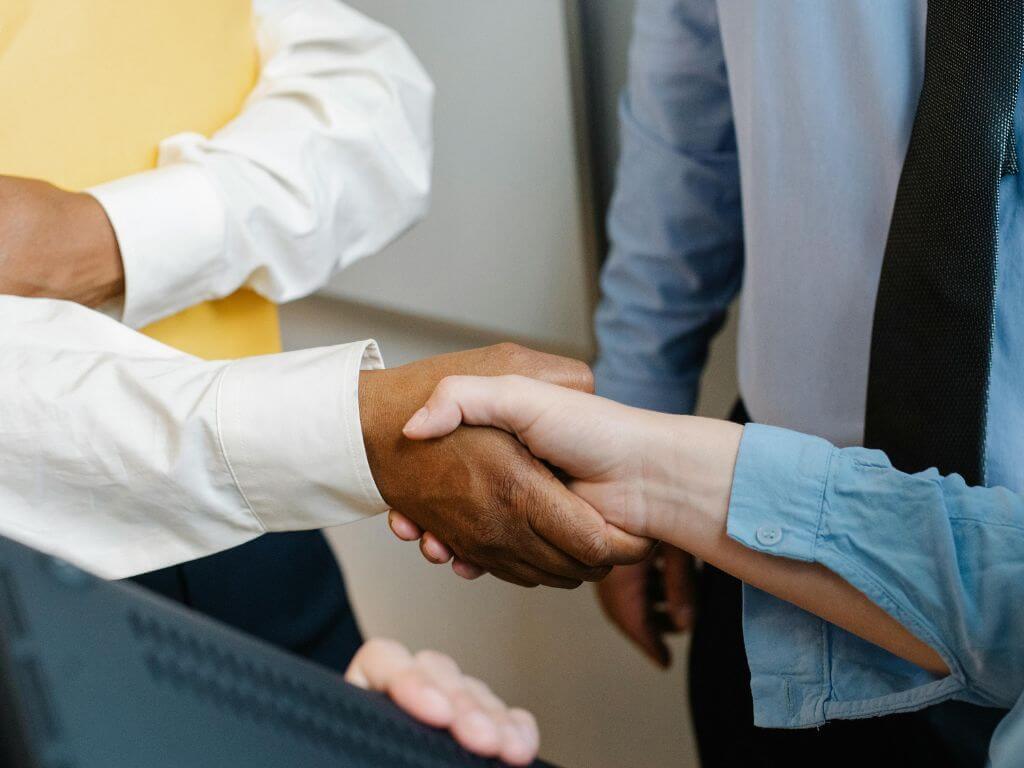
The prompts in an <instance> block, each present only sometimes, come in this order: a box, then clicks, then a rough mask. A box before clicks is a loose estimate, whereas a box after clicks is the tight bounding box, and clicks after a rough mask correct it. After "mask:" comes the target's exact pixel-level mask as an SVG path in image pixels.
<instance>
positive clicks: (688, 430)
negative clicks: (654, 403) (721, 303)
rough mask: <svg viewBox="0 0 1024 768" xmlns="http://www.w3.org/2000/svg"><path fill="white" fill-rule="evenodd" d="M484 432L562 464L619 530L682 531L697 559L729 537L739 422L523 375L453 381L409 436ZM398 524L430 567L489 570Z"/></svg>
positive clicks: (470, 572)
mask: <svg viewBox="0 0 1024 768" xmlns="http://www.w3.org/2000/svg"><path fill="white" fill-rule="evenodd" d="M460 425H466V426H465V427H464V428H463V429H461V430H460V429H459V427H460ZM480 426H487V427H496V428H498V429H501V430H504V431H506V432H508V433H509V434H510V435H513V436H514V437H515V438H516V440H517V441H518V442H519V443H520V444H521V445H522V446H523V447H524V448H525V449H527V450H529V451H530V453H531V454H532V455H533V456H534V457H536V458H537V459H539V460H540V461H542V462H544V463H545V465H547V466H552V467H556V468H557V469H558V470H559V471H560V472H561V473H562V475H563V478H564V480H565V484H566V488H567V490H569V491H571V492H572V494H574V495H575V496H576V497H577V498H578V499H579V500H580V502H581V503H582V504H583V505H585V508H586V509H588V510H594V511H596V512H597V513H598V514H600V515H601V516H602V517H603V518H604V519H605V520H606V521H607V523H608V524H610V525H611V526H614V528H616V529H618V530H622V531H625V532H627V533H629V534H633V535H634V536H637V537H642V538H644V539H664V538H675V539H676V540H678V532H679V530H680V527H681V526H683V527H685V528H686V529H687V535H686V542H687V549H688V550H689V551H691V552H693V553H694V554H697V555H698V556H700V555H701V554H702V552H704V551H710V550H711V549H712V548H713V547H715V546H716V544H717V543H718V542H717V540H718V539H719V538H720V537H721V535H722V530H721V520H722V518H723V517H724V510H725V509H726V508H727V506H728V499H729V493H730V490H731V484H732V468H733V466H734V464H735V460H736V452H737V449H738V443H739V438H740V435H741V434H742V429H741V428H740V427H738V426H736V425H733V424H727V423H725V422H720V421H715V420H710V419H698V418H694V417H685V416H668V415H665V414H658V413H653V412H650V411H644V410H640V409H637V408H630V407H628V406H624V405H621V404H618V403H614V402H612V401H610V400H606V399H604V398H600V397H596V396H594V395H591V394H588V393H586V392H580V391H574V390H572V389H569V388H566V387H562V386H557V385H556V384H553V383H550V382H543V381H537V380H534V379H532V378H528V377H524V376H498V377H480V376H454V377H449V378H446V379H445V380H444V381H442V382H440V384H439V386H438V387H437V388H436V389H435V390H434V392H433V394H432V395H431V396H430V398H429V400H428V401H427V402H426V405H425V406H424V407H423V408H421V409H420V410H418V411H417V412H416V413H415V414H414V415H413V416H412V417H411V418H410V419H409V421H408V423H407V424H406V425H405V427H404V429H403V432H404V434H405V436H406V437H407V438H409V440H410V441H413V442H418V443H429V442H431V441H436V440H438V439H445V436H449V435H452V434H453V433H454V434H458V433H459V432H471V431H472V428H476V427H480ZM681 478H685V482H681ZM566 508H567V509H568V507H566ZM540 513H541V510H538V513H537V514H540ZM683 516H685V517H683ZM391 527H392V529H393V531H394V532H395V533H396V535H398V536H399V538H403V539H406V540H414V539H421V549H423V551H424V554H425V555H426V556H427V558H428V559H429V560H431V561H433V562H447V561H448V560H449V559H452V558H453V557H454V559H455V563H454V568H455V570H456V572H457V573H459V574H460V575H462V576H464V577H466V578H474V577H476V576H479V575H480V574H481V573H483V572H484V571H485V570H488V569H487V568H486V566H484V565H482V564H480V563H478V562H473V561H471V560H467V559H466V558H464V557H462V553H461V552H460V551H459V548H458V547H452V546H451V542H450V541H448V540H446V539H445V537H444V536H443V534H441V533H440V532H438V531H436V530H433V529H431V528H430V527H429V526H426V527H424V526H422V525H420V524H418V521H412V520H410V519H407V518H406V517H404V516H403V515H401V514H398V513H395V512H393V513H392V515H391Z"/></svg>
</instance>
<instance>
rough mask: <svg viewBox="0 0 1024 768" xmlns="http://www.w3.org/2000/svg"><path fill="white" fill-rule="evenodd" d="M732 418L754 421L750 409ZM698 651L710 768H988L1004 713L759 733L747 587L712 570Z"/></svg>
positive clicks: (694, 659)
mask: <svg viewBox="0 0 1024 768" xmlns="http://www.w3.org/2000/svg"><path fill="white" fill-rule="evenodd" d="M730 418H731V419H732V420H733V421H735V422H737V423H740V424H744V423H747V422H748V421H749V420H750V419H749V418H748V417H747V414H746V411H745V409H744V408H743V405H742V403H740V404H738V405H737V407H736V409H735V410H734V411H733V414H732V415H731V416H730ZM697 601H698V602H697V623H696V626H695V628H694V632H693V642H692V645H691V648H690V667H689V673H690V705H691V709H692V716H693V724H694V730H695V732H696V736H697V747H698V751H699V752H700V760H701V765H702V766H703V767H704V768H720V767H721V768H735V767H736V766H746V767H748V768H769V767H770V766H780V768H794V767H795V766H804V765H808V766H812V765H813V766H817V765H828V764H831V763H834V762H835V761H836V760H840V761H844V760H852V761H853V762H849V763H846V764H847V765H863V766H866V768H883V767H885V768H887V767H888V766H901V768H916V766H921V767H922V768H944V767H945V766H955V767H956V768H982V766H984V764H985V756H986V754H987V751H988V744H989V741H990V740H991V736H992V731H993V730H994V729H995V726H996V724H997V723H998V722H999V720H1000V719H1001V718H1002V716H1003V715H1004V714H1005V712H1004V711H1003V710H994V709H986V708H983V707H974V706H971V705H968V704H962V703H959V702H950V703H947V704H942V705H939V706H937V707H932V708H930V709H928V710H924V711H922V712H915V713H909V714H901V715H889V716H886V717H876V718H869V719H864V720H837V721H834V722H831V723H828V724H827V725H824V726H822V727H821V728H818V729H814V728H811V729H805V730H773V729H766V728H756V727H754V716H753V703H752V701H751V695H750V667H749V666H748V665H747V655H746V651H745V650H744V646H743V627H742V595H741V587H740V583H739V582H738V581H737V580H736V579H734V578H732V577H731V576H729V575H728V574H725V573H723V572H721V571H719V570H718V569H716V568H712V567H710V566H707V565H705V566H704V568H703V569H702V570H701V572H700V574H699V575H698V583H697Z"/></svg>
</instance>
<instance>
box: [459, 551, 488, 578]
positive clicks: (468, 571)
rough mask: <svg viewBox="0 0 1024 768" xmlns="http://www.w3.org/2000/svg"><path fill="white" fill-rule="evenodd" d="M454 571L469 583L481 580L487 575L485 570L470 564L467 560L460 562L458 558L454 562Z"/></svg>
mask: <svg viewBox="0 0 1024 768" xmlns="http://www.w3.org/2000/svg"><path fill="white" fill-rule="evenodd" d="M452 570H453V571H455V573H456V574H458V575H459V576H461V577H462V578H464V579H466V580H467V581H473V580H475V579H479V578H480V577H481V576H483V575H484V574H485V573H487V571H485V570H484V569H483V568H480V567H478V566H476V565H473V564H472V563H468V562H466V561H465V560H460V559H459V558H457V557H456V558H455V559H454V560H453V561H452Z"/></svg>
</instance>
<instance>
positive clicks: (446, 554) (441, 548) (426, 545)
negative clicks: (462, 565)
mask: <svg viewBox="0 0 1024 768" xmlns="http://www.w3.org/2000/svg"><path fill="white" fill-rule="evenodd" d="M420 552H422V553H423V556H424V557H425V558H427V560H429V561H430V562H432V563H435V564H436V565H443V564H444V563H447V562H448V561H449V560H451V559H452V557H453V556H454V553H453V552H452V551H451V550H450V549H449V548H448V547H447V546H445V545H444V544H443V543H441V540H440V539H438V538H437V537H436V536H435V535H434V534H432V533H431V532H430V531H427V532H426V533H424V534H423V538H422V539H420Z"/></svg>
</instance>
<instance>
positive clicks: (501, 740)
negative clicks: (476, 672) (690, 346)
mask: <svg viewBox="0 0 1024 768" xmlns="http://www.w3.org/2000/svg"><path fill="white" fill-rule="evenodd" d="M464 686H465V692H466V694H468V696H467V698H472V700H473V701H474V704H475V707H476V709H477V710H479V711H480V712H483V713H484V714H485V715H486V716H487V717H489V718H490V719H491V720H492V722H493V723H494V725H495V727H496V728H497V733H498V747H497V750H496V752H495V754H496V755H497V756H499V757H501V758H502V759H503V760H504V761H505V762H509V763H512V764H519V765H522V764H524V760H527V758H529V757H531V755H530V753H529V752H530V750H529V747H530V744H529V743H528V742H527V740H526V738H525V734H524V733H523V732H522V731H521V730H520V728H519V727H518V726H517V724H516V723H515V722H513V721H512V719H511V718H510V717H509V712H508V708H507V707H506V706H505V703H504V702H503V701H502V700H501V699H499V698H498V697H497V696H496V695H495V694H494V692H493V691H492V690H491V689H490V688H489V687H488V686H487V685H486V684H485V683H483V682H481V681H480V680H477V679H476V678H474V677H466V678H464ZM527 762H528V761H527Z"/></svg>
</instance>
